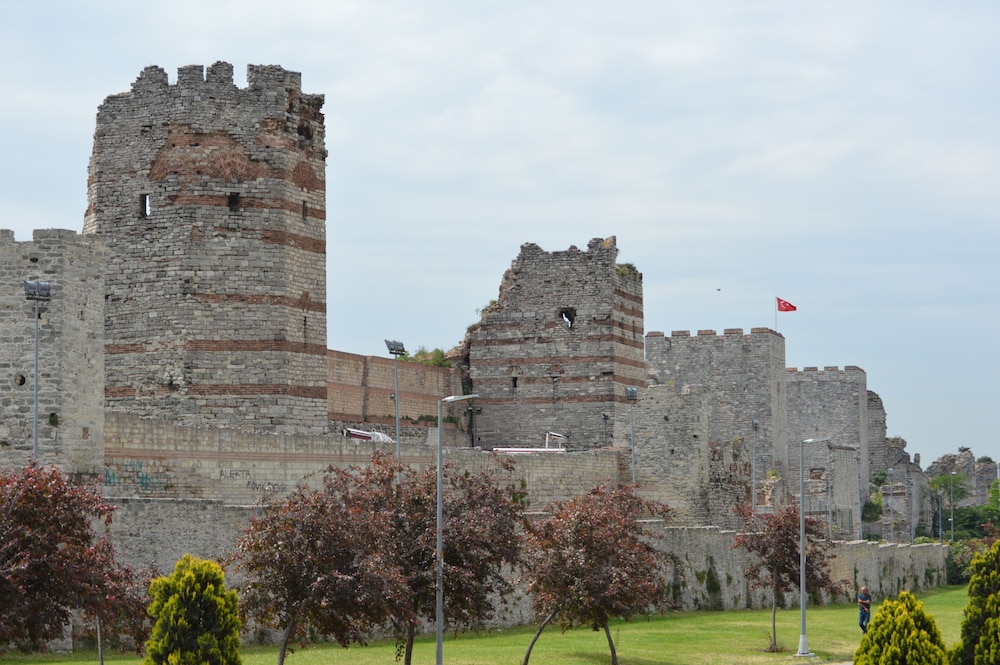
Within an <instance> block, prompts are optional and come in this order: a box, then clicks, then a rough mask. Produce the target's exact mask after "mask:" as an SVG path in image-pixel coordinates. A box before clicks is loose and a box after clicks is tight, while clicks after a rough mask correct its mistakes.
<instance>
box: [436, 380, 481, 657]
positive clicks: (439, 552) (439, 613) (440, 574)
mask: <svg viewBox="0 0 1000 665" xmlns="http://www.w3.org/2000/svg"><path fill="white" fill-rule="evenodd" d="M477 397H479V395H477V394H475V393H473V394H471V395H451V396H449V397H444V398H442V399H440V400H439V401H438V422H437V424H438V445H437V544H436V547H435V549H436V554H435V557H434V558H435V559H436V564H437V598H436V605H435V613H436V617H435V621H436V624H437V661H436V662H437V665H442V662H443V660H442V659H443V658H444V538H443V537H442V534H443V533H444V463H443V461H444V436H443V434H442V433H443V431H444V413H443V412H444V404H445V402H449V403H450V402H462V401H464V400H468V399H475V398H477Z"/></svg>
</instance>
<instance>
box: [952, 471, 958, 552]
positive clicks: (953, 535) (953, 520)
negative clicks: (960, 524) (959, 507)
mask: <svg viewBox="0 0 1000 665" xmlns="http://www.w3.org/2000/svg"><path fill="white" fill-rule="evenodd" d="M957 473H958V472H957V471H952V472H951V542H955V474H957Z"/></svg>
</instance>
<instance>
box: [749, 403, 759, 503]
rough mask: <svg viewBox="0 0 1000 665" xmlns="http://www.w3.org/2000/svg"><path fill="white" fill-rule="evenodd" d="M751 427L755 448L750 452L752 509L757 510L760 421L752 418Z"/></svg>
mask: <svg viewBox="0 0 1000 665" xmlns="http://www.w3.org/2000/svg"><path fill="white" fill-rule="evenodd" d="M750 429H752V430H753V449H752V450H751V452H750V509H751V510H753V512H757V430H759V429H760V422H759V421H757V420H751V421H750Z"/></svg>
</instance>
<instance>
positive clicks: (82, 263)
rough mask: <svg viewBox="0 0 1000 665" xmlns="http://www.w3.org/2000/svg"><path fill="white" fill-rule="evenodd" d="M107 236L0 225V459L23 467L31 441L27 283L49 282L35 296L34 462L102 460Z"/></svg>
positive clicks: (71, 465)
mask: <svg viewBox="0 0 1000 665" xmlns="http://www.w3.org/2000/svg"><path fill="white" fill-rule="evenodd" d="M104 258H105V248H104V241H103V240H102V239H100V238H93V237H86V236H81V235H79V234H77V233H74V232H73V231H66V230H58V229H49V230H36V231H35V232H34V235H33V238H32V240H31V241H27V242H16V241H15V239H14V234H13V232H11V231H0V310H2V314H3V315H2V316H0V465H2V466H10V467H16V466H23V465H24V464H26V463H27V462H28V461H29V460H30V459H31V455H32V449H33V443H34V386H35V378H34V377H35V362H34V349H35V344H34V340H35V326H34V316H35V307H34V302H32V301H29V300H26V299H25V296H24V287H23V281H24V280H25V279H29V280H42V281H47V282H49V283H50V285H51V291H52V292H51V299H50V300H48V301H43V302H40V303H39V318H38V375H39V382H38V453H39V459H38V461H39V462H40V463H42V464H55V465H56V466H58V467H60V468H61V469H62V470H64V471H66V472H68V473H74V474H76V473H79V474H87V475H89V474H95V473H100V472H101V470H102V468H103V465H104V408H103V406H104V405H103V385H104V298H103V292H104V289H103V281H104Z"/></svg>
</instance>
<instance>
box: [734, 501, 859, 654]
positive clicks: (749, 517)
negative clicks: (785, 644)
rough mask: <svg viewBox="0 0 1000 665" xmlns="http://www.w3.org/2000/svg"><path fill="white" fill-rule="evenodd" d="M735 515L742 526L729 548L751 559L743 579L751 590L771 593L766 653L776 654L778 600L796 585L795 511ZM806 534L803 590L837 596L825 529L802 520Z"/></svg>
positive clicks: (745, 509)
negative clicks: (769, 625)
mask: <svg viewBox="0 0 1000 665" xmlns="http://www.w3.org/2000/svg"><path fill="white" fill-rule="evenodd" d="M736 514H737V515H739V516H740V518H741V519H742V520H743V523H744V524H745V528H744V530H743V531H742V532H740V533H738V534H736V538H735V540H734V541H733V547H734V548H739V549H744V550H746V551H747V552H749V553H751V554H752V555H754V556H752V557H751V558H750V559H749V560H748V563H747V568H746V576H747V579H748V580H749V581H750V583H751V588H752V589H770V590H771V643H770V644H769V645H768V651H780V647H779V646H778V636H777V614H778V597H779V595H781V594H784V593H787V592H788V591H790V590H792V589H793V588H797V587H798V586H799V579H800V561H799V559H800V555H799V509H798V506H795V505H791V506H788V507H787V508H784V509H783V510H780V511H778V512H776V513H758V512H754V511H753V510H752V509H751V508H750V506H739V507H737V509H736ZM805 531H806V590H807V591H808V592H810V593H812V592H816V591H821V590H824V591H827V592H829V593H834V594H836V593H839V592H840V589H841V585H840V583H839V582H834V581H833V580H832V579H831V578H830V562H829V557H828V555H827V550H828V549H829V546H830V543H829V542H828V541H827V540H826V526H825V525H824V524H823V523H822V522H820V521H819V520H816V519H813V518H811V517H809V518H806V520H805Z"/></svg>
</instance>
